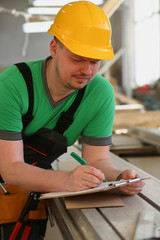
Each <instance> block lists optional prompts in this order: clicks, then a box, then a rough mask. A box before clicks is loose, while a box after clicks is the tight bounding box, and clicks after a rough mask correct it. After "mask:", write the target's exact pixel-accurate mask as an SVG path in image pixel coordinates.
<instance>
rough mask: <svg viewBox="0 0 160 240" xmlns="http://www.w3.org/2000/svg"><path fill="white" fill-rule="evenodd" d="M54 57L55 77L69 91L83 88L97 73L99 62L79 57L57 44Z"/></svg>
mask: <svg viewBox="0 0 160 240" xmlns="http://www.w3.org/2000/svg"><path fill="white" fill-rule="evenodd" d="M56 47H57V49H56V54H55V57H54V61H55V69H56V76H57V78H58V81H59V83H60V84H62V85H63V86H64V87H65V88H67V89H70V90H76V89H81V88H83V87H84V86H85V85H86V84H87V83H89V82H90V81H91V80H92V78H93V77H94V76H95V74H96V73H97V71H98V69H99V66H100V60H97V59H91V58H85V57H81V56H79V55H76V54H74V53H72V52H71V51H69V50H68V49H67V48H66V47H65V46H62V45H61V44H60V43H57V46H56Z"/></svg>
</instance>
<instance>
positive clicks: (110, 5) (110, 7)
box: [102, 0, 124, 18]
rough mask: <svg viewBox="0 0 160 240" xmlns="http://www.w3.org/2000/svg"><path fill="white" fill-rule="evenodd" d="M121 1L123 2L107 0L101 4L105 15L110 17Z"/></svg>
mask: <svg viewBox="0 0 160 240" xmlns="http://www.w3.org/2000/svg"><path fill="white" fill-rule="evenodd" d="M123 2H124V0H107V1H106V2H105V3H104V4H103V6H102V9H103V10H104V11H105V13H106V14H107V16H108V17H109V18H110V17H111V16H112V15H113V13H114V12H115V11H116V10H117V9H118V8H119V7H120V5H121V4H122V3H123Z"/></svg>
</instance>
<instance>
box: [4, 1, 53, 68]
mask: <svg viewBox="0 0 160 240" xmlns="http://www.w3.org/2000/svg"><path fill="white" fill-rule="evenodd" d="M0 5H1V6H2V7H4V8H6V9H11V10H12V9H16V10H17V11H25V10H26V9H27V7H28V5H27V1H25V0H13V1H10V0H5V1H3V0H0ZM23 23H25V19H24V17H23V16H17V17H15V16H14V15H12V14H11V13H7V12H0V56H1V57H0V66H1V67H6V66H8V65H11V64H14V63H16V62H21V61H34V60H37V59H43V58H46V57H47V56H49V43H50V40H51V39H52V36H51V35H50V34H47V33H46V34H44V33H34V34H29V42H28V46H27V48H26V56H22V49H23V45H24V41H25V33H24V32H23V29H22V25H23Z"/></svg>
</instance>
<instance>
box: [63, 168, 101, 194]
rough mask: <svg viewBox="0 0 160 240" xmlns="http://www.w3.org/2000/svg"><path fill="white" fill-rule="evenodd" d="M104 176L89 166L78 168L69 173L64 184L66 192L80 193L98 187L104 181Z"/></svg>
mask: <svg viewBox="0 0 160 240" xmlns="http://www.w3.org/2000/svg"><path fill="white" fill-rule="evenodd" d="M104 178H105V176H104V174H103V173H102V172H101V171H100V170H98V169H96V168H94V167H91V166H84V165H83V166H82V165H80V166H78V167H76V168H75V169H74V170H73V171H72V172H70V173H69V177H68V179H67V180H68V181H67V183H66V185H67V190H68V191H82V190H86V189H89V188H93V187H98V186H99V185H100V184H101V183H102V182H103V180H104Z"/></svg>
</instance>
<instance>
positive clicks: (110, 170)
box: [92, 160, 122, 181]
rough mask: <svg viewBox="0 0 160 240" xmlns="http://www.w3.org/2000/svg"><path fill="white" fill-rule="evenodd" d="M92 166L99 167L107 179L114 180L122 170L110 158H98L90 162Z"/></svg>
mask: <svg viewBox="0 0 160 240" xmlns="http://www.w3.org/2000/svg"><path fill="white" fill-rule="evenodd" d="M92 166H93V167H95V168H98V169H100V170H101V171H102V172H103V173H104V175H105V177H106V179H107V181H115V180H116V178H117V177H118V175H119V174H120V173H121V172H122V170H120V169H118V168H117V167H116V166H115V165H114V164H113V163H112V162H111V161H110V160H98V161H95V162H93V163H92Z"/></svg>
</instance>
